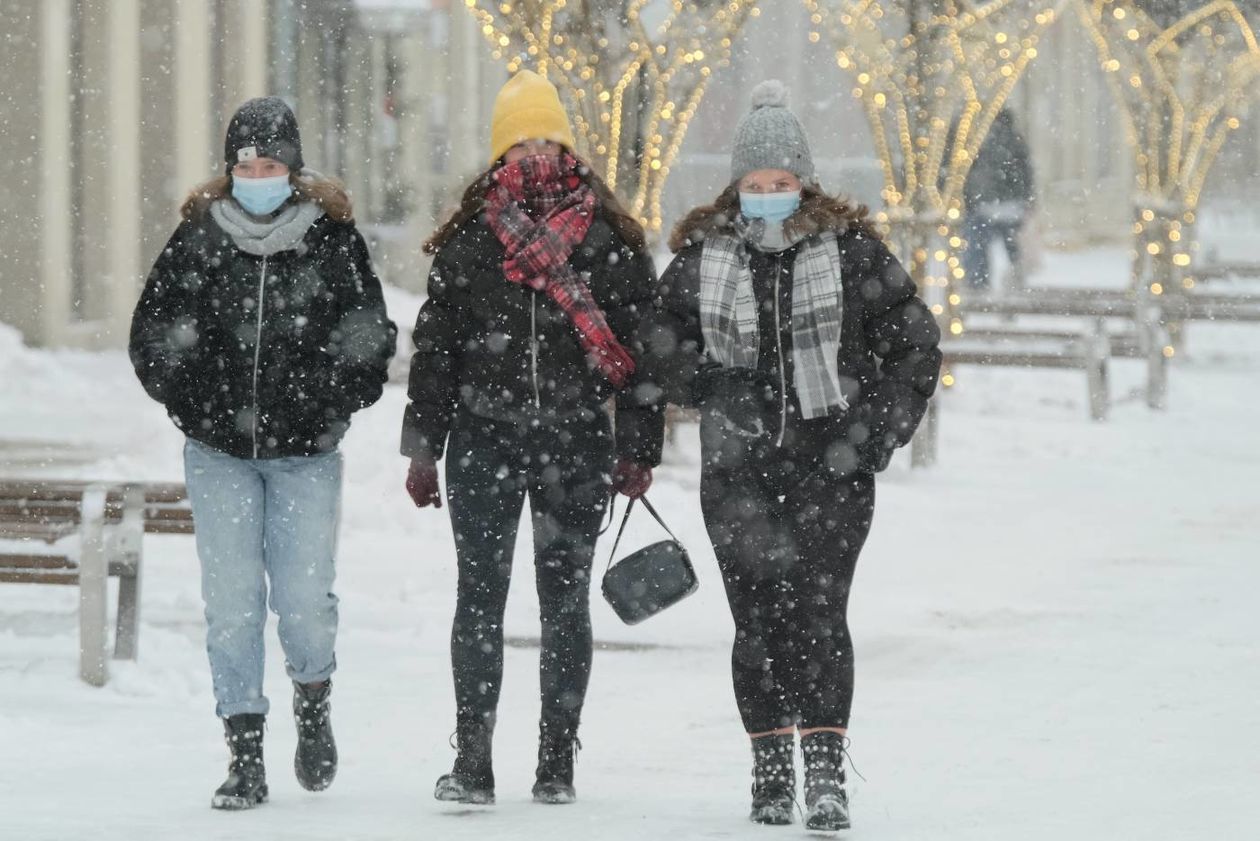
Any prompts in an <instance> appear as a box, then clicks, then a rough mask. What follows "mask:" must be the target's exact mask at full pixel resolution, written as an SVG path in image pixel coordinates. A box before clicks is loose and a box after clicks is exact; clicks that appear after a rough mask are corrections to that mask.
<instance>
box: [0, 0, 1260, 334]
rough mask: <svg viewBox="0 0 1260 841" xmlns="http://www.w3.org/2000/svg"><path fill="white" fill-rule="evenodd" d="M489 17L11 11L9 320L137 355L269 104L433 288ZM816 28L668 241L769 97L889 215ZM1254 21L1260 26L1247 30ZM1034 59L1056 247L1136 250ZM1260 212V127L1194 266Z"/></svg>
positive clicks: (776, 38)
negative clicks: (164, 276) (196, 227)
mask: <svg viewBox="0 0 1260 841" xmlns="http://www.w3.org/2000/svg"><path fill="white" fill-rule="evenodd" d="M661 1H662V2H664V0H661ZM618 2H620V0H618ZM474 5H475V4H474V3H471V2H466V0H6V2H4V3H3V4H2V5H0V33H3V34H2V35H0V38H2V39H3V41H2V43H3V49H2V51H0V78H2V79H3V82H2V83H0V84H2V85H3V92H2V93H0V321H2V322H7V323H9V324H11V325H13V326H15V327H17V328H18V329H19V330H20V331H21V333H22V334H23V336H24V337H25V339H26V341H27V342H28V343H29V344H33V345H39V346H70V347H84V348H93V347H121V346H123V345H124V344H125V334H126V327H127V324H128V321H129V319H130V315H131V310H132V307H133V305H134V302H135V299H136V296H137V294H138V292H139V289H140V287H141V284H142V280H143V277H144V275H145V273H146V272H147V270H148V267H149V266H150V265H151V263H152V261H153V259H154V258H155V257H156V255H157V253H158V251H159V250H160V249H161V247H162V246H163V244H164V243H165V241H166V239H167V237H168V236H169V235H170V233H171V231H172V230H173V229H174V227H175V225H176V223H177V221H178V219H177V208H178V206H179V204H180V202H181V201H182V199H183V197H184V196H185V195H186V194H187V192H188V190H189V189H191V188H192V187H193V186H194V185H196V184H198V183H200V182H202V181H204V180H206V179H207V178H209V177H210V176H212V175H214V174H217V173H218V172H221V171H222V163H221V159H222V152H221V150H222V142H223V130H224V127H225V125H226V122H227V119H228V118H229V116H230V115H231V114H232V112H233V111H234V110H235V108H236V107H237V105H238V104H239V103H240V102H242V101H243V100H245V99H247V98H250V97H253V96H259V95H263V94H277V95H280V96H283V97H285V98H286V99H287V100H288V101H289V102H290V103H291V104H292V105H293V107H294V109H295V111H296V113H297V115H298V119H299V121H300V123H301V128H302V132H303V142H304V146H305V153H306V159H307V161H308V162H309V165H310V166H311V167H313V168H315V169H317V170H319V171H321V172H323V173H325V174H329V175H334V176H336V177H338V178H340V179H342V180H344V181H345V182H346V183H347V185H348V186H349V187H350V189H351V191H352V193H353V196H354V200H355V205H356V211H357V219H358V222H359V225H360V227H361V229H362V230H363V231H364V233H365V235H366V236H368V238H369V240H370V241H371V245H372V247H373V254H374V257H375V259H376V262H377V265H378V270H379V271H380V273H381V275H382V277H383V279H385V280H386V281H387V282H389V283H391V284H394V285H396V286H399V287H402V288H405V289H412V290H420V289H422V288H423V279H424V275H425V270H426V264H425V261H424V259H423V258H422V256H421V254H420V249H419V245H420V243H421V241H422V240H423V238H424V237H425V236H426V235H427V234H428V233H429V232H430V231H431V230H432V229H433V227H434V225H435V223H436V222H437V221H438V220H439V219H440V218H441V217H442V215H443V214H444V213H445V212H446V211H448V210H449V208H450V207H451V205H452V203H453V202H454V201H455V200H456V199H457V198H458V196H459V194H460V193H461V192H462V190H463V187H464V186H465V185H466V183H467V182H468V180H469V179H470V178H472V177H473V176H474V175H475V174H476V173H478V172H480V171H481V170H482V169H484V168H485V164H486V160H485V158H486V150H487V143H488V127H489V117H490V109H491V107H492V104H493V98H494V94H495V92H496V91H497V89H498V87H499V85H500V84H501V83H502V82H503V81H504V80H505V79H506V78H507V69H506V66H505V62H504V61H503V60H502V58H503V57H502V56H500V57H499V58H496V57H495V55H494V54H493V53H492V48H493V44H492V43H491V42H490V41H489V40H488V39H487V38H486V37H485V36H486V34H487V32H485V31H483V26H482V23H481V21H480V20H479V19H478V18H477V17H476V15H475V14H474V11H475V10H474V8H472V7H473V6H474ZM482 5H486V4H482ZM491 5H493V4H491ZM505 5H509V4H505ZM646 5H647V6H648V7H651V6H652V5H654V4H653V3H651V2H650V3H647V4H646ZM732 5H733V4H732ZM806 5H807V4H805V3H800V2H789V0H782V1H781V2H761V3H759V4H756V6H757V8H756V14H755V15H754V16H753V17H752V18H750V19H749V20H748V21H747V24H746V25H745V26H744V27H743V28H742V30H741V31H739V33H738V34H737V36H735V38H734V44H733V45H732V48H731V53H730V59H729V63H728V64H726V65H724V66H715V68H714V72H713V76H712V80H711V83H710V84H709V85H708V88H707V91H706V92H705V95H704V98H703V100H702V101H701V102H700V104H699V106H698V109H697V110H696V113H695V115H694V120H692V121H691V124H690V127H689V129H688V130H686V132H685V137H684V139H683V140H682V145H681V149H680V151H679V154H678V157H677V159H676V160H675V161H674V162H673V165H672V167H670V168H669V169H670V173H669V177H668V180H667V182H666V183H665V185H664V188H663V194H662V197H661V199H660V223H661V229H662V230H663V231H665V232H667V231H668V229H669V226H670V225H671V224H672V222H673V221H674V220H676V219H677V218H678V217H679V216H680V215H681V214H682V213H684V212H685V211H686V209H688V208H689V207H691V206H694V205H696V204H699V203H703V202H707V201H709V200H710V199H712V198H713V196H715V195H716V193H717V192H718V191H719V190H720V189H721V188H722V187H723V186H724V184H725V181H726V173H727V167H728V158H727V155H728V153H729V139H730V136H731V133H732V130H733V127H734V125H735V122H736V121H737V120H738V119H739V118H740V116H742V114H743V113H744V112H745V111H746V110H747V107H748V94H749V91H750V90H751V89H752V87H753V86H754V85H756V84H757V83H758V82H760V81H761V80H763V79H765V78H768V77H776V78H780V79H782V80H783V81H785V82H786V83H787V84H788V85H789V86H790V88H791V90H792V102H793V106H794V108H795V109H796V111H797V112H798V113H799V115H800V116H801V118H802V120H803V121H804V122H805V125H806V129H807V131H808V132H809V133H810V136H811V137H812V139H813V143H814V145H815V147H816V148H815V150H814V151H815V157H816V158H817V159H818V160H819V166H820V171H821V174H822V178H823V182H824V186H826V187H827V188H828V189H829V190H832V191H840V192H843V193H846V194H849V195H851V196H853V197H855V198H857V199H859V200H861V201H863V202H866V203H869V204H870V205H872V207H878V206H879V205H880V204H881V195H880V191H881V188H882V186H883V183H882V180H881V171H880V164H879V161H878V159H877V157H876V155H875V151H874V144H873V143H872V140H871V136H870V129H869V128H868V123H867V121H866V120H865V119H864V117H863V113H862V110H861V106H860V104H859V102H858V100H857V99H856V98H855V96H854V95H853V94H852V92H851V89H852V85H853V82H852V80H851V79H850V78H848V76H847V74H845V73H844V72H843V71H842V70H840V69H839V68H838V67H837V63H836V58H835V52H834V46H833V45H832V44H830V43H829V42H828V39H827V38H825V37H824V38H821V39H817V38H811V37H807V35H808V33H809V32H810V31H811V30H812V28H813V27H811V21H810V12H809V10H808V9H807V8H806ZM1240 7H1241V8H1243V9H1245V10H1246V11H1247V12H1248V13H1249V14H1251V15H1253V18H1252V24H1253V25H1254V24H1255V23H1256V18H1255V10H1254V8H1252V7H1251V5H1249V4H1246V3H1243V4H1240ZM1038 53H1039V55H1038V58H1037V60H1036V61H1034V62H1032V64H1031V65H1030V66H1029V67H1028V69H1027V71H1026V72H1025V73H1024V74H1023V76H1022V77H1021V79H1020V81H1019V84H1018V85H1017V86H1016V88H1015V89H1014V91H1013V92H1012V94H1011V96H1010V98H1009V100H1008V103H1009V105H1010V107H1011V110H1012V111H1013V112H1014V115H1015V119H1016V124H1017V125H1018V126H1019V128H1020V130H1021V131H1022V133H1023V135H1024V137H1025V138H1026V139H1027V143H1028V147H1029V152H1030V157H1031V161H1032V169H1033V173H1034V175H1035V190H1036V195H1037V214H1038V219H1037V222H1038V228H1039V231H1040V236H1041V239H1042V242H1043V244H1044V246H1045V247H1047V248H1051V249H1079V248H1083V247H1088V246H1094V245H1098V244H1107V243H1110V244H1117V245H1121V244H1125V243H1127V242H1129V241H1130V239H1131V232H1130V229H1129V226H1130V220H1131V214H1132V208H1131V205H1130V202H1129V196H1130V193H1131V187H1130V185H1131V183H1132V181H1133V172H1132V166H1133V164H1132V158H1133V154H1132V151H1131V149H1130V147H1129V145H1128V143H1127V142H1126V139H1125V136H1124V129H1123V121H1122V117H1121V113H1120V111H1119V110H1118V109H1117V106H1116V105H1115V104H1114V102H1113V97H1112V95H1111V93H1110V92H1109V91H1108V90H1107V85H1106V79H1105V78H1104V74H1103V72H1102V70H1100V68H1099V61H1098V57H1097V54H1096V52H1095V47H1094V44H1092V43H1091V42H1090V39H1089V37H1088V36H1087V35H1086V33H1085V32H1084V30H1083V28H1082V26H1081V25H1080V23H1079V21H1077V20H1075V19H1074V17H1073V16H1071V15H1064V16H1062V19H1061V20H1060V21H1059V22H1057V23H1056V25H1055V26H1053V27H1051V28H1050V29H1049V30H1048V31H1046V32H1045V34H1044V35H1043V36H1042V38H1041V41H1040V44H1039V49H1038ZM1253 99H1254V96H1253ZM1258 191H1260V121H1257V120H1255V119H1248V120H1244V121H1243V123H1242V125H1241V127H1240V128H1239V129H1238V131H1236V132H1235V133H1234V135H1233V136H1232V137H1231V139H1230V142H1229V143H1228V144H1226V146H1225V148H1224V149H1223V150H1222V152H1221V157H1220V159H1219V160H1218V161H1217V163H1216V165H1215V166H1214V167H1213V168H1212V170H1211V172H1210V174H1209V179H1208V183H1207V185H1206V186H1205V188H1204V191H1203V200H1202V205H1203V207H1202V211H1201V212H1200V219H1201V221H1202V220H1203V219H1204V218H1207V217H1211V215H1212V214H1213V213H1215V214H1216V215H1217V217H1218V218H1222V219H1236V218H1239V217H1241V218H1242V221H1241V222H1238V223H1236V224H1233V225H1232V226H1212V225H1204V224H1200V226H1199V228H1200V230H1199V238H1200V245H1199V250H1200V253H1201V254H1207V253H1209V252H1211V254H1212V256H1213V257H1214V258H1216V257H1220V255H1219V254H1218V253H1217V252H1219V250H1220V249H1222V248H1224V249H1230V248H1235V249H1236V248H1237V247H1238V242H1237V241H1238V237H1239V236H1243V237H1244V238H1245V239H1251V238H1252V237H1254V236H1255V235H1256V231H1257V226H1258V225H1260V223H1256V222H1255V216H1254V214H1255V211H1254V210H1253V209H1252V208H1253V207H1254V205H1255V200H1254V197H1255V196H1256V195H1257V193H1258ZM1238 231H1241V232H1242V233H1241V234H1239V233H1237V232H1238ZM1218 234H1219V236H1220V238H1221V242H1219V243H1217V242H1214V241H1213V236H1216V235H1218ZM1230 237H1233V239H1231V238H1230ZM1252 250H1253V251H1254V249H1252Z"/></svg>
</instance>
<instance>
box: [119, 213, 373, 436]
mask: <svg viewBox="0 0 1260 841" xmlns="http://www.w3.org/2000/svg"><path fill="white" fill-rule="evenodd" d="M260 286H261V287H262V290H261V291H262V294H261V296H260V294H259V292H260ZM260 300H261V302H262V304H261V310H260V309H259V301H260ZM396 334H397V331H396V329H395V327H394V324H393V322H391V321H390V320H389V318H388V317H387V316H386V313H385V301H384V298H383V297H382V295H381V285H380V281H378V280H377V278H376V274H375V272H373V270H372V264H371V261H370V259H369V257H368V250H367V245H366V244H365V243H364V242H363V237H361V236H360V235H359V232H358V231H357V230H356V229H355V227H354V225H353V224H352V223H343V222H336V221H333V220H332V219H330V218H329V217H328V216H321V217H320V218H319V219H318V220H317V221H316V222H315V223H314V224H313V225H311V227H310V229H309V230H308V231H307V232H306V236H305V237H304V238H303V241H302V244H301V247H300V248H298V249H295V250H289V251H282V252H279V253H277V254H273V255H270V256H268V257H266V258H264V257H258V256H254V255H252V254H248V253H246V252H244V251H241V250H240V249H238V248H237V247H236V245H235V243H234V242H233V241H232V238H231V237H230V236H228V234H227V233H225V232H224V231H223V230H222V229H221V228H220V227H219V226H218V225H217V224H216V223H215V222H214V220H213V218H212V217H211V216H210V215H209V214H206V215H205V216H204V217H203V218H200V219H196V220H193V221H185V222H184V223H183V224H181V225H180V226H179V228H178V229H176V231H175V234H174V236H172V237H171V239H170V241H169V242H168V243H167V245H166V248H165V249H163V251H162V254H161V256H159V257H158V259H157V262H156V263H155V264H154V266H153V270H152V271H151V272H150V273H149V278H148V282H147V283H146V285H145V288H144V293H143V294H142V295H141V298H140V302H139V303H138V304H137V305H136V310H135V314H134V316H133V318H132V323H131V346H130V351H131V361H132V364H133V365H134V366H135V369H136V375H137V376H138V377H139V378H140V382H141V383H142V384H143V385H144V388H145V391H147V392H148V393H149V395H150V396H151V397H152V398H153V399H154V400H157V401H158V402H159V403H161V404H163V405H164V406H165V407H166V411H167V412H168V413H169V414H170V416H171V419H172V420H173V421H174V422H175V425H176V426H178V427H179V428H180V429H182V430H183V431H184V433H185V434H186V435H188V436H189V437H190V438H194V439H196V440H197V441H200V442H202V443H204V444H206V445H208V446H210V447H213V448H214V449H216V450H219V451H220V452H224V453H227V454H228V455H231V456H235V457H237V458H282V457H287V456H305V455H314V454H317V453H323V452H328V451H330V450H333V449H334V448H335V447H336V446H337V444H338V442H339V441H340V440H341V438H342V436H343V435H345V432H346V430H347V429H348V428H349V426H350V415H351V414H352V413H353V412H355V411H357V410H359V409H362V408H364V407H365V406H370V405H372V404H373V403H375V402H376V401H377V400H378V399H380V396H381V392H382V388H383V386H384V383H385V381H386V378H387V368H388V365H389V360H390V358H391V357H392V356H393V352H394V347H395V336H396Z"/></svg>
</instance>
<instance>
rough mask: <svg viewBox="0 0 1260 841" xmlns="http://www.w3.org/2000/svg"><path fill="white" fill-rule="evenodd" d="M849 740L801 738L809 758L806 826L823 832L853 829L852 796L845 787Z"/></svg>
mask: <svg viewBox="0 0 1260 841" xmlns="http://www.w3.org/2000/svg"><path fill="white" fill-rule="evenodd" d="M844 748H845V738H844V736H841V735H840V734H839V733H829V732H821V733H811V734H809V735H808V736H805V737H804V738H802V739H801V753H803V754H804V755H805V809H806V813H805V826H806V828H808V829H816V830H820V831H823V832H834V831H836V830H840V829H848V828H849V795H848V792H847V791H845V787H844Z"/></svg>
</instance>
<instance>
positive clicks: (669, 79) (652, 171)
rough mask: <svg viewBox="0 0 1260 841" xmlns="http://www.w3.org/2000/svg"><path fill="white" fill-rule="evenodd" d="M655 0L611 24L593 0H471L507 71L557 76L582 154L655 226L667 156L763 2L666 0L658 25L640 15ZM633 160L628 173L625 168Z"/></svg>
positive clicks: (639, 1)
mask: <svg viewBox="0 0 1260 841" xmlns="http://www.w3.org/2000/svg"><path fill="white" fill-rule="evenodd" d="M648 4H649V0H629V2H628V3H627V4H626V9H625V12H624V15H623V16H622V17H621V18H620V20H619V25H618V26H617V27H616V32H615V33H614V32H612V31H608V32H605V28H604V22H603V19H602V17H601V16H600V15H598V14H595V13H594V12H592V11H591V10H590V6H589V5H588V4H586V3H569V2H567V0H514V2H507V0H465V5H466V6H467V8H468V9H469V11H470V12H471V13H472V14H473V15H474V16H475V17H476V19H477V21H478V23H479V24H480V25H481V31H482V33H483V34H484V35H485V37H486V39H487V40H488V41H489V42H490V44H491V45H492V47H494V48H495V49H496V50H498V52H496V53H495V56H496V58H500V59H502V60H504V61H505V63H506V65H507V68H508V70H509V72H516V71H517V70H519V69H520V68H522V67H524V66H532V67H533V68H534V69H535V70H537V71H538V73H540V74H542V75H544V76H547V77H548V78H549V79H550V80H551V81H552V82H554V83H555V84H556V86H557V88H559V90H560V93H561V96H562V97H563V98H564V99H565V100H566V103H567V105H568V107H569V109H570V113H571V114H572V115H573V121H574V126H575V129H576V131H575V134H576V141H577V145H578V149H577V150H576V151H577V152H578V154H580V155H581V156H583V157H584V158H585V159H587V160H588V161H589V162H590V164H591V165H592V166H593V167H594V168H595V170H596V171H597V172H601V173H603V176H604V180H605V181H607V183H608V185H609V187H610V188H612V189H613V191H614V192H616V193H617V195H618V197H619V198H621V199H622V201H623V202H625V204H626V206H627V208H628V209H629V210H630V212H631V214H632V215H634V216H635V217H637V218H638V219H639V220H640V221H641V222H642V223H643V224H644V226H645V227H646V228H647V229H648V230H649V231H651V232H658V231H660V229H661V224H662V215H661V196H662V193H663V191H664V188H665V182H666V179H668V177H669V171H670V165H671V164H672V163H673V162H674V160H675V159H676V158H677V156H678V153H679V150H680V149H681V148H682V144H683V140H684V138H685V137H686V135H687V130H688V128H689V126H690V123H691V121H692V120H693V119H694V118H695V115H696V112H697V111H698V109H699V106H700V102H701V100H702V99H703V98H704V93H705V91H706V90H707V88H708V84H709V82H710V80H711V79H712V77H713V73H714V71H715V70H717V69H719V68H722V67H725V66H727V65H729V63H730V57H731V51H732V49H733V47H734V43H735V40H736V38H737V37H738V35H739V33H740V32H741V31H742V30H743V28H744V26H745V24H746V23H747V22H748V20H749V19H750V18H753V17H756V16H757V15H758V10H757V8H756V0H725V2H722V3H719V4H717V5H710V4H705V5H704V6H703V7H701V5H700V4H696V3H689V2H684V0H669V8H668V11H667V12H666V14H665V17H664V19H663V20H662V21H661V22H660V23H659V24H658V25H657V26H656V27H655V28H651V27H649V26H648V25H647V24H645V23H644V22H643V20H642V13H643V10H644V8H645V6H647V5H648ZM655 11H656V9H655V8H654V9H653V12H655ZM640 103H642V108H640ZM630 139H633V140H635V141H639V140H641V141H642V149H641V150H638V149H633V150H632V149H627V148H626V144H627V141H628V140H630ZM631 151H633V152H635V153H636V154H638V159H637V160H636V161H635V165H634V166H630V165H629V164H628V162H627V160H626V158H627V153H628V152H631ZM627 167H629V174H630V176H631V177H630V178H629V179H625V178H623V177H622V176H623V174H625V173H626V171H627Z"/></svg>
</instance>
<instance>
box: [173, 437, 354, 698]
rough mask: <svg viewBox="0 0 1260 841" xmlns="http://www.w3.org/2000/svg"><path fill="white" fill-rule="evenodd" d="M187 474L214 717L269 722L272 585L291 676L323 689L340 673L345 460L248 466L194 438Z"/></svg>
mask: <svg viewBox="0 0 1260 841" xmlns="http://www.w3.org/2000/svg"><path fill="white" fill-rule="evenodd" d="M184 475H185V482H186V484H187V486H188V498H189V502H190V503H191V504H192V513H193V522H194V524H195V526H196V533H197V555H198V557H199V558H200V559H201V596H202V598H203V599H204V600H205V603H206V651H207V653H208V654H209V655H210V673H211V679H212V681H213V683H214V698H215V701H216V703H217V706H216V708H215V711H216V712H217V713H218V715H219V716H221V717H223V718H227V717H229V716H233V715H239V714H241V713H262V714H263V715H266V713H267V711H268V709H269V705H268V703H267V698H266V696H265V695H264V694H263V629H264V628H265V626H266V623H267V584H268V581H270V583H271V609H272V610H274V611H275V612H276V615H277V616H278V617H279V632H280V646H281V648H283V649H284V656H285V666H286V670H287V671H288V674H289V677H290V678H292V679H293V680H294V681H297V682H299V683H317V682H319V681H322V680H325V679H326V678H327V677H328V676H329V675H331V674H332V673H333V669H335V668H336V657H335V656H334V653H333V648H334V645H335V643H336V639H337V597H336V596H335V595H333V579H334V577H335V574H336V568H335V563H334V557H335V555H336V549H337V521H338V519H339V514H340V508H341V454H340V453H338V452H331V453H324V454H321V455H315V456H300V457H296V458H278V459H241V458H234V457H233V456H229V455H227V454H225V453H221V452H219V451H218V450H215V449H212V448H211V447H207V446H206V445H204V444H201V443H198V442H196V441H193V440H191V439H189V440H188V441H187V443H186V444H185V446H184Z"/></svg>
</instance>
